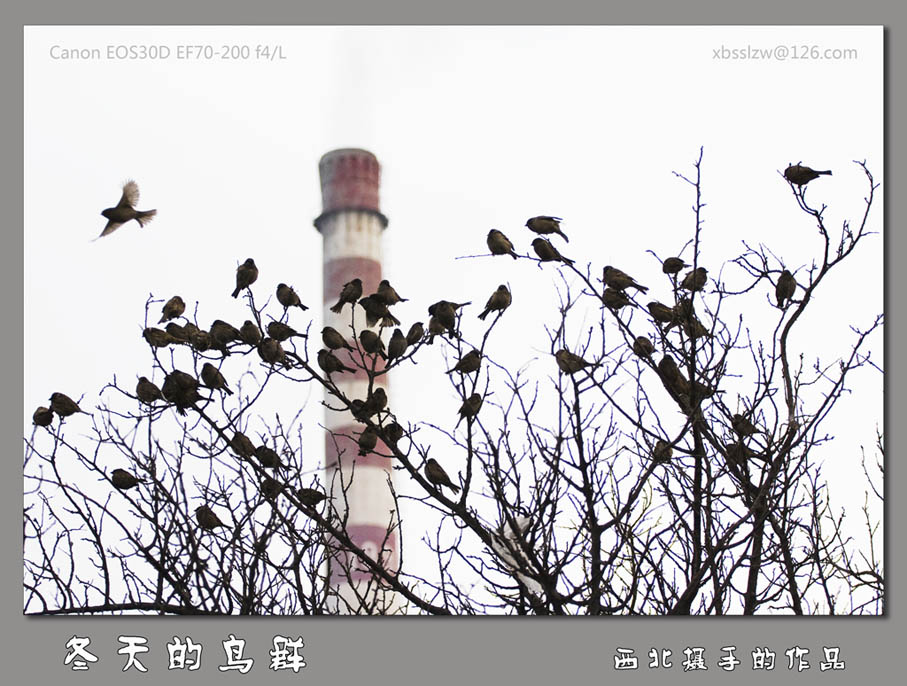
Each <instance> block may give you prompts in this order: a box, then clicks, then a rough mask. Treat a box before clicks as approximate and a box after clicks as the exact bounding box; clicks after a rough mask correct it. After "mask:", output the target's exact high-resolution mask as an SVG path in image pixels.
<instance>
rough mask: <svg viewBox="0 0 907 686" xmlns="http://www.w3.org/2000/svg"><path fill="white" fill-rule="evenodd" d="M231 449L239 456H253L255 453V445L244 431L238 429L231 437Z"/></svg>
mask: <svg viewBox="0 0 907 686" xmlns="http://www.w3.org/2000/svg"><path fill="white" fill-rule="evenodd" d="M230 450H232V451H233V452H234V453H236V454H237V455H238V456H239V457H246V458H248V457H252V456H253V455H254V454H255V445H254V444H253V443H252V441H250V440H249V437H248V436H246V435H245V434H244V433H243V432H242V431H237V432H235V433H234V434H233V438H231V439H230Z"/></svg>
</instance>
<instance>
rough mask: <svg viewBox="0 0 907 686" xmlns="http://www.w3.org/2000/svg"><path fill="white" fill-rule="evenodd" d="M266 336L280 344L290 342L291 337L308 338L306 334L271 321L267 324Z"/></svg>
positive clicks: (281, 323)
mask: <svg viewBox="0 0 907 686" xmlns="http://www.w3.org/2000/svg"><path fill="white" fill-rule="evenodd" d="M268 335H269V336H270V337H271V338H273V339H274V340H276V341H280V342H281V343H283V342H284V341H288V340H290V339H291V338H292V337H293V336H300V337H302V338H308V334H304V333H299V332H298V331H297V330H296V329H294V328H293V327H292V326H289V325H288V324H284V323H283V322H278V321H272V322H270V323H269V324H268Z"/></svg>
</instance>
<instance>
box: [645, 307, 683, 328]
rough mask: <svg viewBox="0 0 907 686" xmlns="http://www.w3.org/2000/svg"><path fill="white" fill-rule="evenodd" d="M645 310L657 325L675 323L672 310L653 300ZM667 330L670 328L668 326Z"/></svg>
mask: <svg viewBox="0 0 907 686" xmlns="http://www.w3.org/2000/svg"><path fill="white" fill-rule="evenodd" d="M646 309H648V310H649V314H651V315H652V319H654V320H655V321H656V322H658V323H659V324H674V323H676V315H675V314H674V310H673V309H672V308H670V307H668V306H667V305H663V304H662V303H660V302H657V301H655V300H653V301H652V302H650V303H649V304H648V305H646ZM668 328H671V327H670V326H669V327H668Z"/></svg>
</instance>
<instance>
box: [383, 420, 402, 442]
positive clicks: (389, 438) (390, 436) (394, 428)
mask: <svg viewBox="0 0 907 686" xmlns="http://www.w3.org/2000/svg"><path fill="white" fill-rule="evenodd" d="M404 435H406V432H405V431H404V430H403V427H402V426H400V425H399V424H398V423H397V422H391V423H390V424H388V425H387V426H385V427H384V438H385V443H387V444H388V445H389V446H395V445H397V442H398V441H399V440H400V439H401V438H403V436H404Z"/></svg>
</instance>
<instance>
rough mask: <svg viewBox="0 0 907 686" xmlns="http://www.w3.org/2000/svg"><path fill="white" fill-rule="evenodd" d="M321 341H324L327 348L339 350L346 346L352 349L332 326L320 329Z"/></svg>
mask: <svg viewBox="0 0 907 686" xmlns="http://www.w3.org/2000/svg"><path fill="white" fill-rule="evenodd" d="M321 342H322V343H324V345H325V347H326V348H327V349H328V350H340V348H346V349H347V350H352V349H353V348H352V346H351V345H350V344H349V343H347V341H346V338H344V336H343V334H342V333H340V332H339V331H338V330H337V329H335V328H334V327H333V326H326V327H324V328H323V329H322V330H321Z"/></svg>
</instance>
